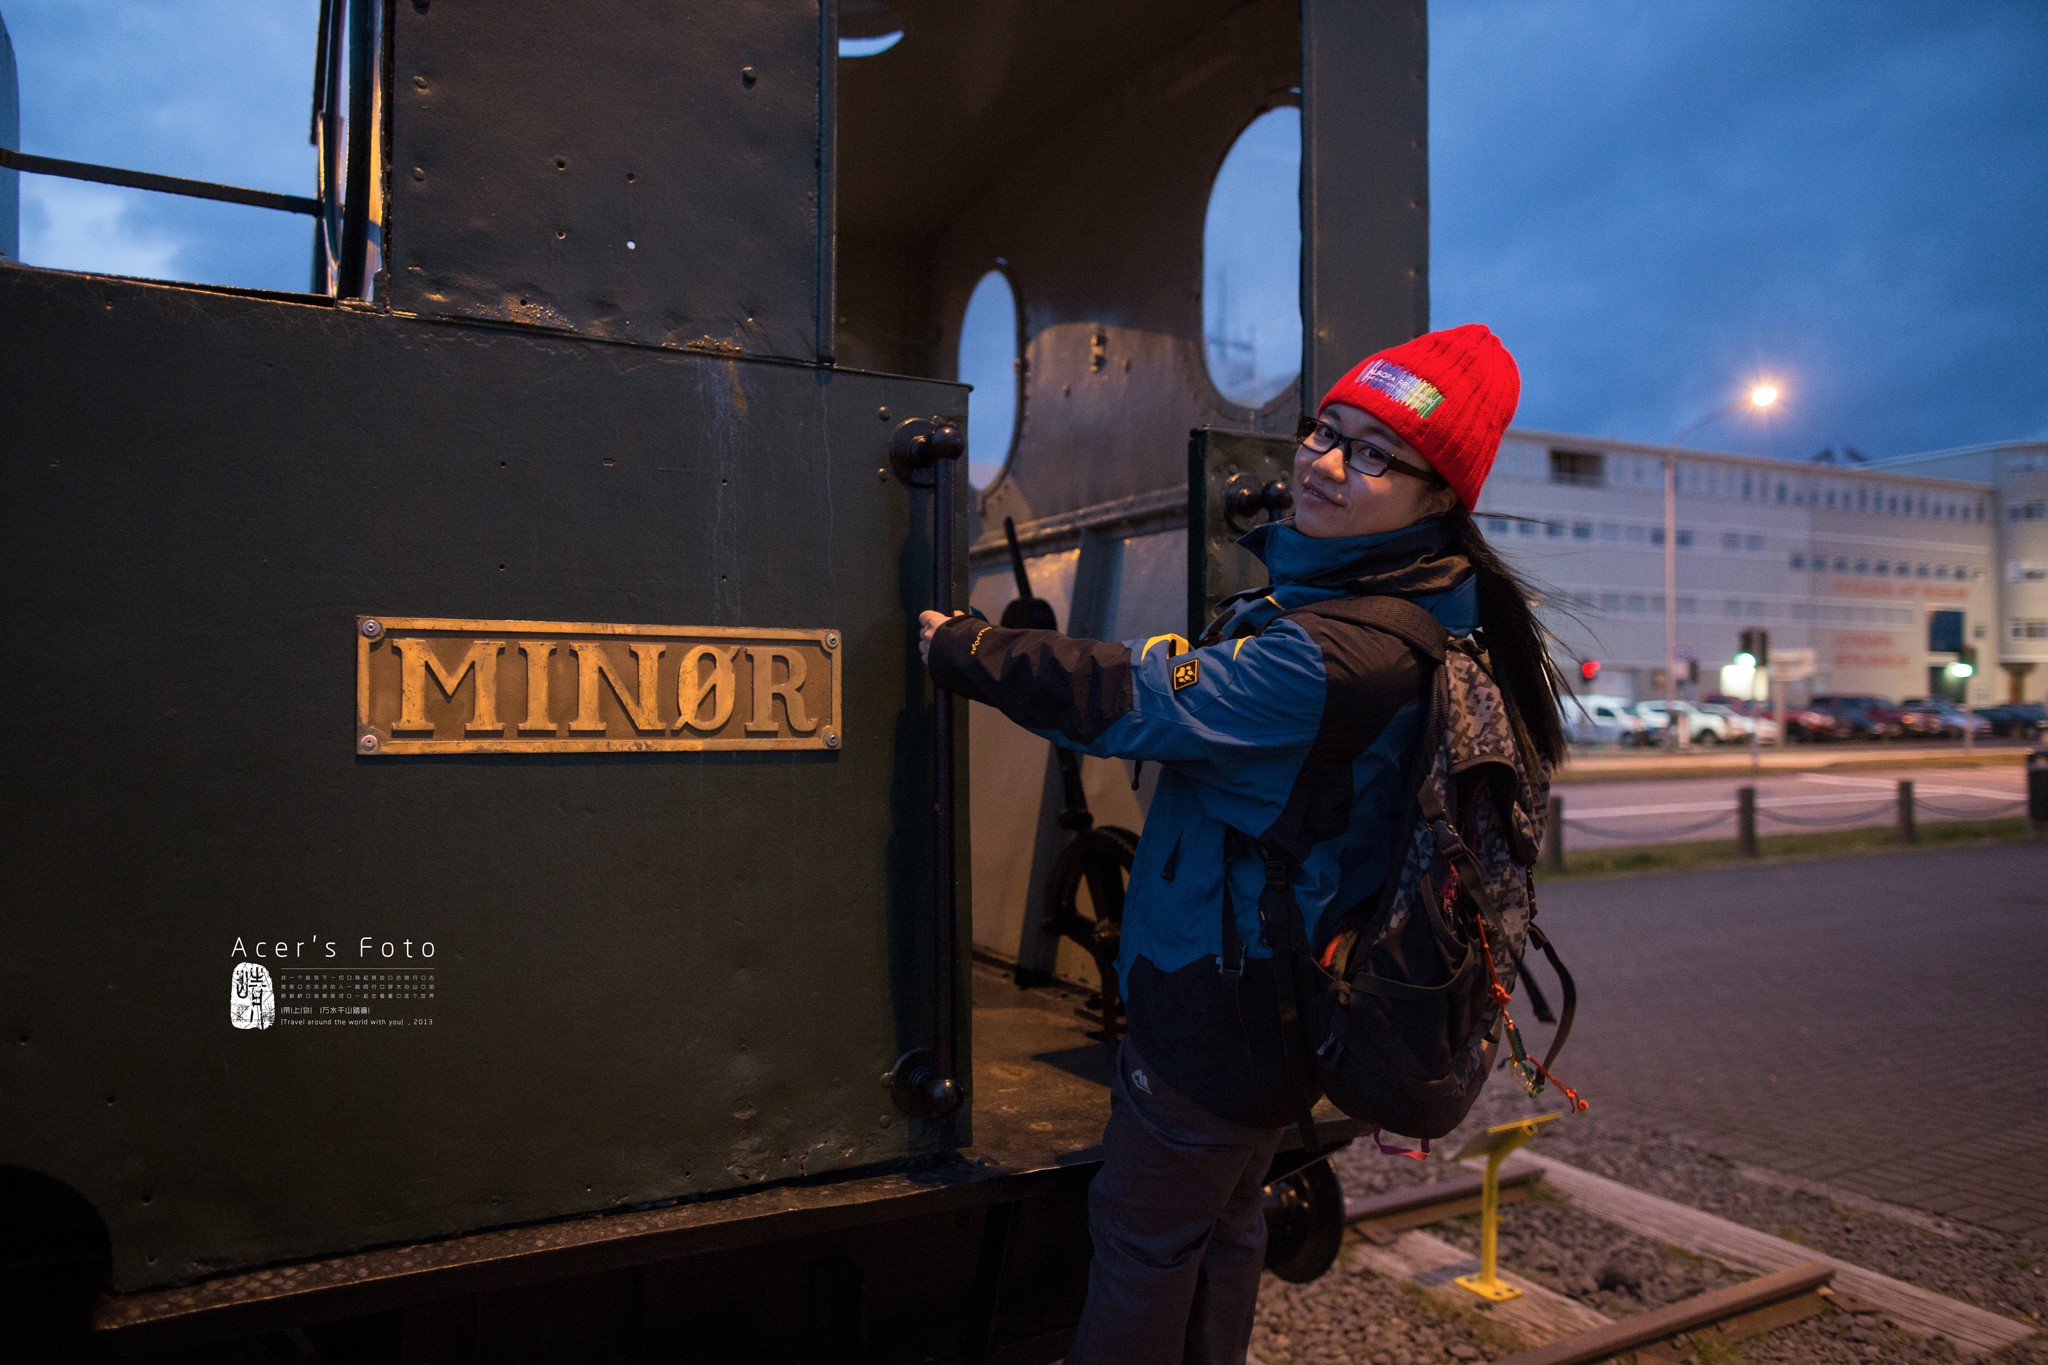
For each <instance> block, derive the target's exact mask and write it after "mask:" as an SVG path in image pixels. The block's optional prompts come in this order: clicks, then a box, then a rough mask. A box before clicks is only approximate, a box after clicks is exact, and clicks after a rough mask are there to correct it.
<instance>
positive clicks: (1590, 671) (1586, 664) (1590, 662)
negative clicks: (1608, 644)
mask: <svg viewBox="0 0 2048 1365" xmlns="http://www.w3.org/2000/svg"><path fill="white" fill-rule="evenodd" d="M1579 676H1580V677H1581V678H1583V679H1585V680H1586V681H1587V682H1591V681H1593V679H1595V678H1597V677H1599V676H1600V661H1599V660H1598V659H1581V660H1579Z"/></svg>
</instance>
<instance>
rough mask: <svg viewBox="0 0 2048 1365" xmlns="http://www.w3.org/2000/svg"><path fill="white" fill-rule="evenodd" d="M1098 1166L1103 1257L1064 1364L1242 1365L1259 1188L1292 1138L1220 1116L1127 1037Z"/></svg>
mask: <svg viewBox="0 0 2048 1365" xmlns="http://www.w3.org/2000/svg"><path fill="white" fill-rule="evenodd" d="M1109 1096H1110V1102H1109V1126H1108V1127H1107V1128H1105V1129H1104V1130H1103V1134H1102V1148H1103V1161H1102V1170H1101V1171H1100V1172H1098V1173H1097V1174H1096V1177H1095V1181H1094V1183H1093V1184H1091V1185H1090V1186H1089V1187H1088V1230H1089V1233H1090V1234H1091V1236H1092V1237H1093V1239H1094V1243H1095V1258H1094V1260H1093V1262H1092V1263H1091V1264H1090V1266H1089V1269H1088V1301H1087V1304H1086V1305H1085V1306H1084V1307H1083V1308H1082V1310H1081V1324H1080V1327H1079V1328H1078V1329H1077V1330H1076V1332H1075V1334H1074V1344H1073V1347H1072V1348H1071V1349H1070V1350H1069V1351H1068V1352H1067V1365H1179V1362H1186V1363H1187V1365H1243V1361H1244V1357H1245V1348H1246V1347H1247V1346H1249V1345H1250V1344H1251V1338H1252V1313H1253V1310H1254V1309H1255V1308H1256V1306H1257V1304H1258V1296H1259V1274H1260V1272H1261V1271H1262V1270H1263V1269H1264V1266H1265V1258H1266V1218H1265V1210H1264V1196H1263V1190H1264V1186H1265V1179H1266V1170H1267V1167H1268V1166H1269V1165H1270V1164H1271V1162H1272V1160H1273V1153H1274V1151H1275V1149H1276V1148H1278V1147H1279V1145H1280V1138H1281V1135H1282V1133H1283V1132H1284V1131H1285V1130H1283V1129H1279V1128H1245V1127H1241V1126H1239V1125H1238V1124H1235V1123H1230V1122H1227V1121H1226V1120H1224V1119H1220V1118H1217V1117H1216V1116H1215V1115H1214V1114H1211V1113H1210V1112H1209V1111H1208V1110H1206V1109H1204V1108H1202V1106H1201V1105H1199V1104H1196V1103H1195V1102H1194V1101H1193V1100H1191V1099H1189V1098H1188V1097H1187V1096H1185V1095H1183V1094H1181V1093H1180V1092H1179V1091H1177V1090H1175V1089H1173V1088H1172V1087H1170V1086H1168V1085H1167V1084H1166V1082H1165V1081H1164V1080H1162V1079H1161V1078H1160V1077H1159V1076H1158V1075H1156V1074H1154V1073H1152V1072H1150V1071H1149V1070H1147V1069H1146V1067H1145V1063H1144V1059H1143V1058H1141V1057H1139V1056H1138V1054H1137V1053H1136V1052H1135V1051H1134V1050H1133V1049H1132V1047H1131V1045H1130V1043H1129V1042H1128V1041H1126V1042H1125V1043H1123V1044H1122V1046H1121V1047H1120V1048H1119V1049H1118V1051H1117V1063H1116V1074H1115V1077H1114V1078H1113V1079H1112V1081H1111V1083H1110V1091H1109Z"/></svg>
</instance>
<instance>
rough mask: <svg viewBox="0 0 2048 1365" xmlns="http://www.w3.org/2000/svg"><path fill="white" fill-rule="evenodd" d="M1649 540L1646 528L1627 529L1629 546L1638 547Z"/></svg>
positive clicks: (1633, 527) (1632, 527)
mask: <svg viewBox="0 0 2048 1365" xmlns="http://www.w3.org/2000/svg"><path fill="white" fill-rule="evenodd" d="M1649 538H1650V532H1649V530H1648V528H1647V527H1642V526H1631V527H1629V528H1628V543H1629V544H1631V545H1640V544H1642V543H1643V542H1644V541H1646V540H1648V539H1649Z"/></svg>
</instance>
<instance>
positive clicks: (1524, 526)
mask: <svg viewBox="0 0 2048 1365" xmlns="http://www.w3.org/2000/svg"><path fill="white" fill-rule="evenodd" d="M1515 534H1516V535H1518V536H1533V535H1535V534H1536V523H1535V522H1533V521H1518V522H1516V523H1515Z"/></svg>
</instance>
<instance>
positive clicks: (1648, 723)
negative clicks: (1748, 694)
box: [1635, 701, 1748, 744]
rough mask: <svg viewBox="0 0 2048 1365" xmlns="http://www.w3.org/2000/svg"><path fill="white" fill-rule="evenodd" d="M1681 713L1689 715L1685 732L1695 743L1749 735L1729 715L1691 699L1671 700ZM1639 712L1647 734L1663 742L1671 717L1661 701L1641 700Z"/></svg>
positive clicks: (1722, 741)
mask: <svg viewBox="0 0 2048 1365" xmlns="http://www.w3.org/2000/svg"><path fill="white" fill-rule="evenodd" d="M1671 705H1672V707H1673V708H1674V709H1675V710H1676V711H1677V712H1678V714H1680V715H1682V716H1684V717H1685V732H1686V734H1687V735H1689V736H1691V738H1692V741H1693V743H1695V744H1726V743H1728V742H1730V741H1731V740H1735V739H1747V738H1748V735H1746V734H1738V733H1737V732H1736V731H1735V729H1734V728H1733V727H1731V725H1730V724H1729V718H1728V717H1727V716H1724V715H1717V714H1716V713H1714V712H1712V711H1703V710H1701V709H1700V708H1699V707H1697V706H1694V705H1693V704H1692V703H1691V702H1689V701H1675V702H1673V703H1671ZM1635 712H1636V715H1637V716H1639V717H1641V718H1642V722H1643V737H1644V739H1645V740H1647V741H1648V742H1650V743H1653V744H1654V743H1659V742H1661V740H1662V737H1663V735H1664V734H1665V727H1666V726H1668V725H1670V723H1671V717H1670V716H1669V715H1668V714H1667V713H1666V712H1665V710H1664V703H1663V702H1661V701H1639V702H1637V703H1636V706H1635Z"/></svg>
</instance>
